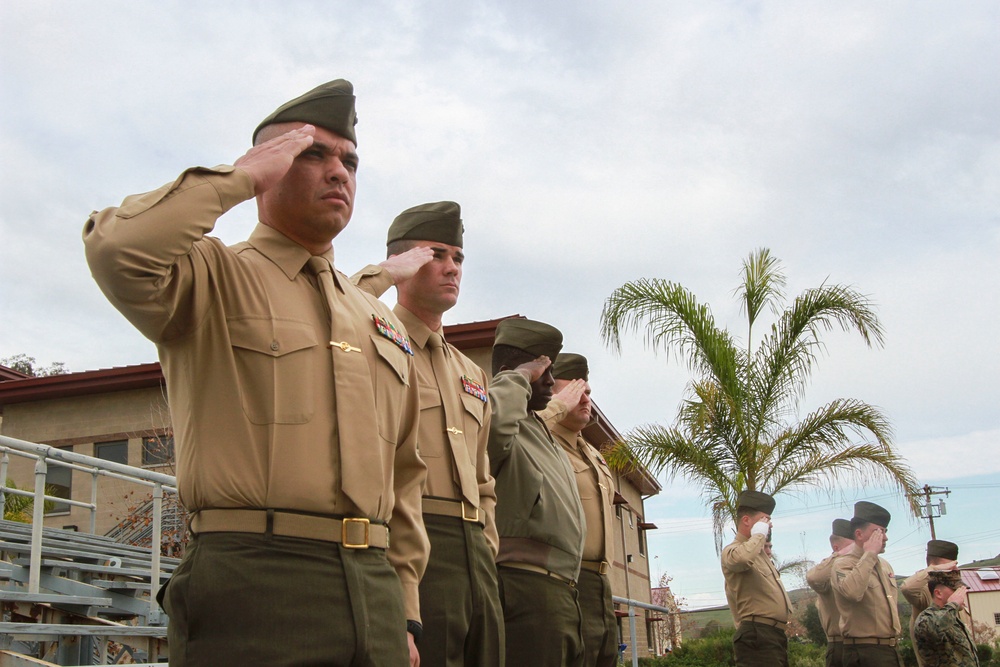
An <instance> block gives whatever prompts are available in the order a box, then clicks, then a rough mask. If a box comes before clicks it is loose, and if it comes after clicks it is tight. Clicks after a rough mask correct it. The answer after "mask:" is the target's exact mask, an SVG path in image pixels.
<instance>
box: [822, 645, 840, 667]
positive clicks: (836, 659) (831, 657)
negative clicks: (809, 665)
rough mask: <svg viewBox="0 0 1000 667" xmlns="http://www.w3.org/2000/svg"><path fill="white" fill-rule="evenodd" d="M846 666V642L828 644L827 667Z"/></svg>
mask: <svg viewBox="0 0 1000 667" xmlns="http://www.w3.org/2000/svg"><path fill="white" fill-rule="evenodd" d="M843 664H844V642H827V643H826V667H841V666H842V665H843Z"/></svg>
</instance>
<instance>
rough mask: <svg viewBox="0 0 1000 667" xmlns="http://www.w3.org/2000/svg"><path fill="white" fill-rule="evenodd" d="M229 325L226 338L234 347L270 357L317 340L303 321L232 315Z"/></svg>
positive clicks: (299, 348)
mask: <svg viewBox="0 0 1000 667" xmlns="http://www.w3.org/2000/svg"><path fill="white" fill-rule="evenodd" d="M228 325H229V340H230V343H231V344H232V346H233V347H239V348H243V349H245V350H252V351H254V352H259V353H261V354H266V355H268V356H271V357H281V356H283V355H286V354H290V353H292V352H297V351H299V350H304V349H306V348H310V347H314V346H316V344H317V339H316V333H315V331H314V330H313V328H312V326H311V325H309V324H307V323H305V322H290V321H283V320H274V319H271V318H267V317H246V318H239V319H231V320H229V322H228Z"/></svg>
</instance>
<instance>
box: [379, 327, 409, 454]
mask: <svg viewBox="0 0 1000 667" xmlns="http://www.w3.org/2000/svg"><path fill="white" fill-rule="evenodd" d="M369 337H370V338H371V342H372V345H374V347H375V352H376V355H375V356H376V359H375V361H374V363H373V366H372V369H371V373H372V382H373V383H374V385H375V419H376V421H377V422H378V432H379V435H381V436H382V439H383V440H385V441H387V442H388V443H391V444H392V445H393V446H395V445H396V444H398V443H399V440H400V430H401V422H402V418H403V404H404V403H405V401H406V391H407V387H409V384H410V373H409V370H410V369H409V358H408V357H409V355H408V354H407V353H406V352H404V351H403V350H402V349H401V348H400V347H399V346H398V345H396V344H395V343H393V342H392V341H390V340H389V339H388V338H383V337H382V336H379V335H377V334H369Z"/></svg>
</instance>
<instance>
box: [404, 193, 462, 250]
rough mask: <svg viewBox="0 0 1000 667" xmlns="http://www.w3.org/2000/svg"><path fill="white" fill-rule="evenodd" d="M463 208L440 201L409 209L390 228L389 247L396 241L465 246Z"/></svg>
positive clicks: (449, 202) (451, 202)
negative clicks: (431, 242)
mask: <svg viewBox="0 0 1000 667" xmlns="http://www.w3.org/2000/svg"><path fill="white" fill-rule="evenodd" d="M464 231H465V227H464V226H463V225H462V209H461V207H460V206H459V205H458V204H456V203H455V202H453V201H439V202H434V203H433V204H421V205H420V206H414V207H413V208H408V209H406V210H405V211H403V212H402V213H400V214H399V215H397V216H396V219H395V220H393V221H392V224H391V225H389V235H388V237H387V238H386V240H385V242H386V245H388V244H390V243H392V242H393V241H402V240H404V239H409V240H412V241H437V242H438V243H447V244H448V245H453V246H457V247H459V248H461V247H462V232H464Z"/></svg>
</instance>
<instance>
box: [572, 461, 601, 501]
mask: <svg viewBox="0 0 1000 667" xmlns="http://www.w3.org/2000/svg"><path fill="white" fill-rule="evenodd" d="M569 462H570V465H572V466H573V474H574V475H575V477H576V488H577V490H578V491H579V492H580V500H589V499H591V498H593V497H594V496H595V495H596V492H597V486H596V485H595V484H594V481H593V480H594V471H593V470H591V468H590V466H589V465H588V464H587V462H586V461H580V460H579V459H577V458H570V459H569Z"/></svg>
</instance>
